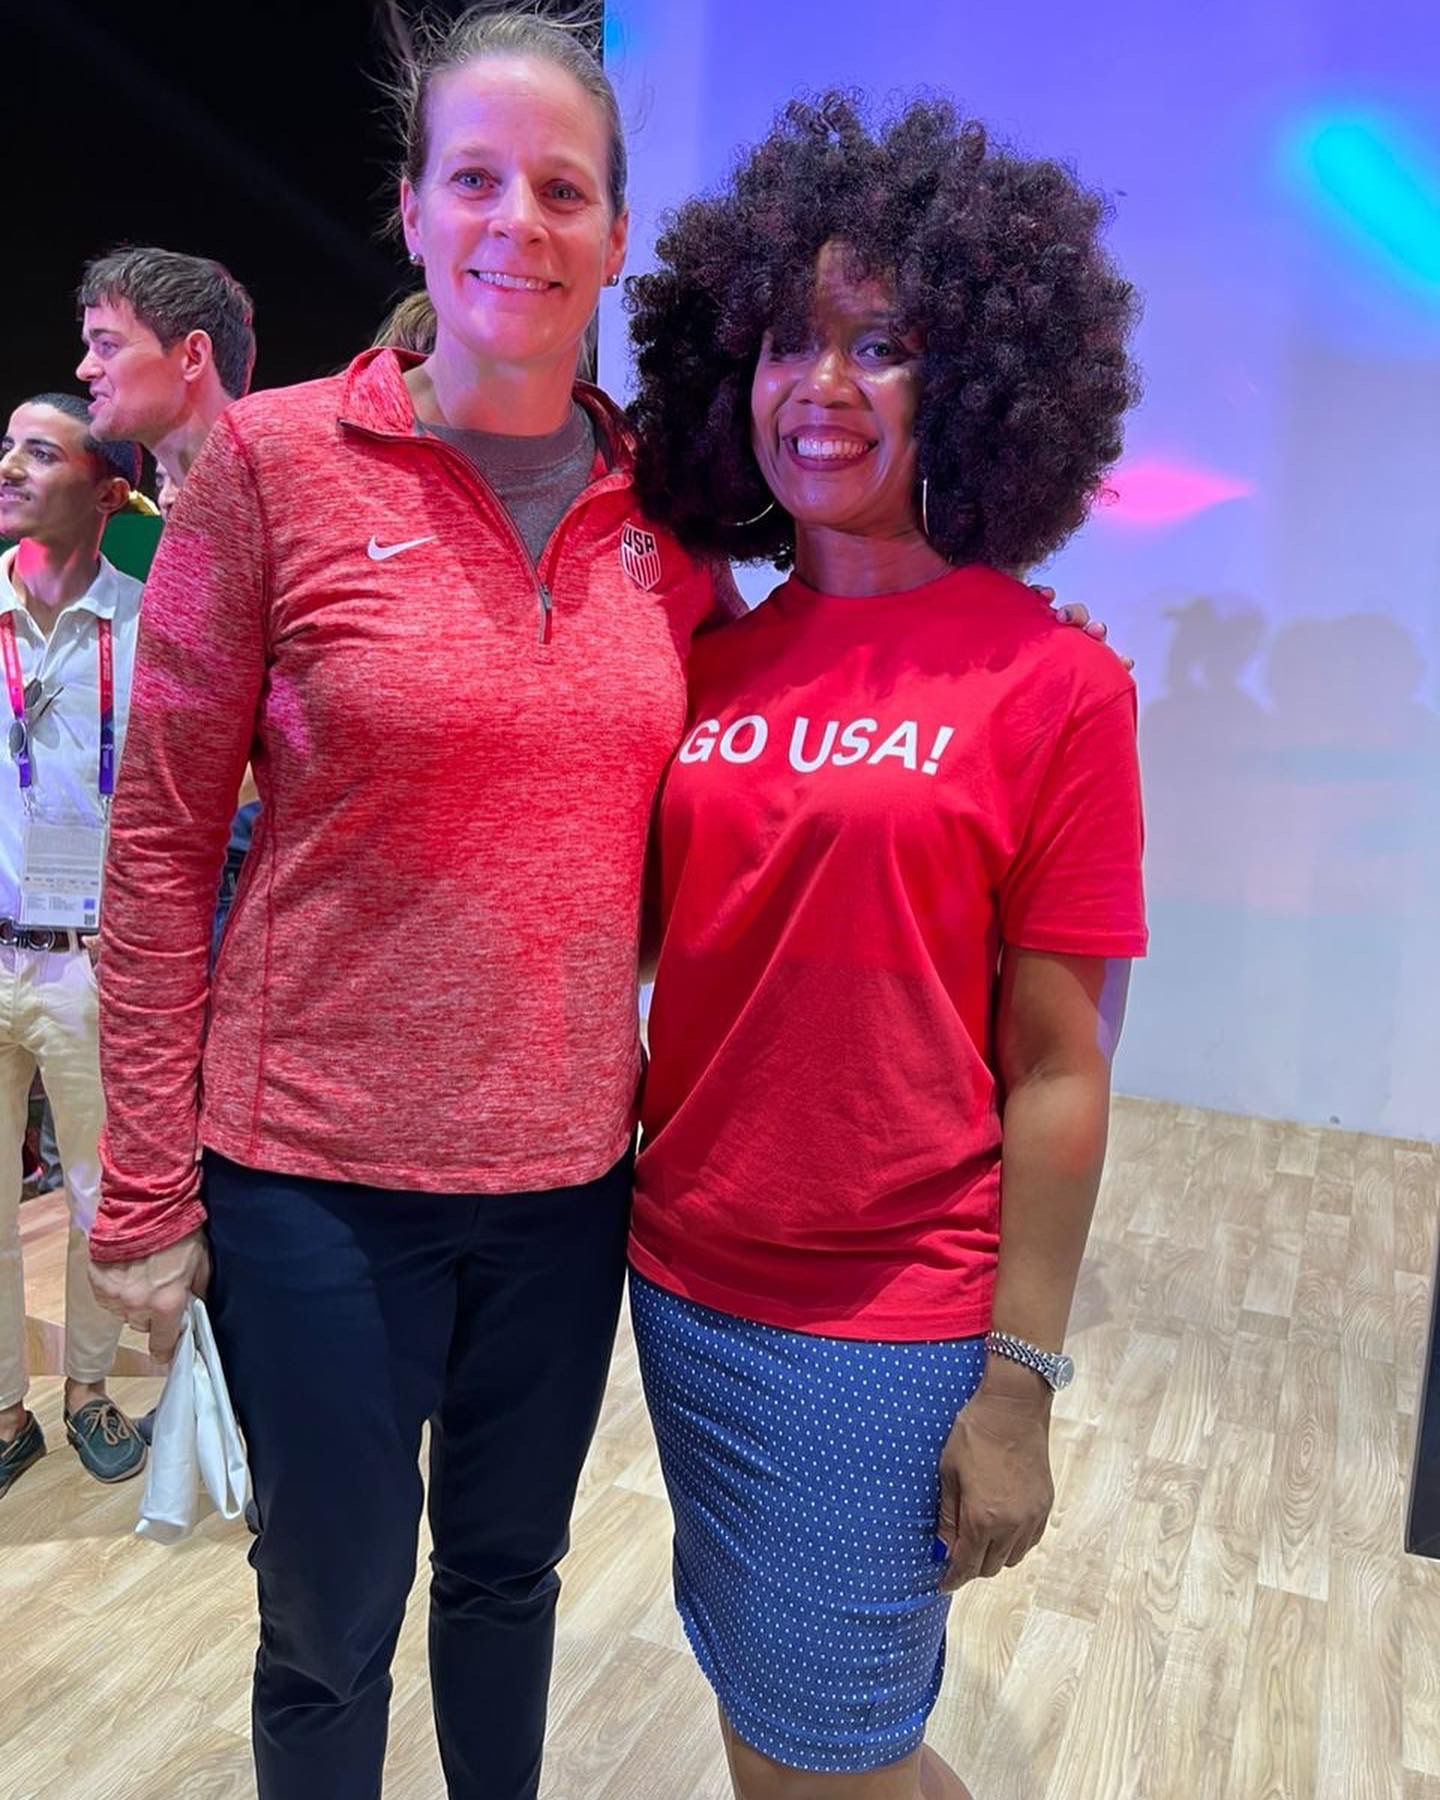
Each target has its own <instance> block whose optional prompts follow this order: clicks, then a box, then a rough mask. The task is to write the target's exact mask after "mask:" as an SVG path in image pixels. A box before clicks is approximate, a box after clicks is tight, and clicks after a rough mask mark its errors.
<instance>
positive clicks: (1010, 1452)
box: [936, 1387, 1055, 1594]
mask: <svg viewBox="0 0 1440 1800" xmlns="http://www.w3.org/2000/svg"><path fill="white" fill-rule="evenodd" d="M1054 1502H1055V1484H1054V1482H1053V1481H1052V1479H1051V1475H1050V1396H1049V1395H1048V1394H1045V1395H1043V1396H1042V1395H1040V1394H1038V1393H1037V1394H1035V1395H1033V1396H1032V1395H1030V1394H1028V1393H1027V1394H1023V1395H1020V1394H1008V1393H999V1392H994V1391H987V1390H986V1389H985V1388H983V1387H982V1388H981V1389H980V1390H979V1391H978V1392H977V1393H976V1394H975V1397H974V1398H973V1399H972V1400H971V1401H970V1403H969V1404H968V1405H967V1406H966V1408H965V1410H964V1411H963V1412H962V1413H961V1414H960V1415H959V1416H958V1417H957V1418H956V1420H955V1424H954V1427H953V1428H952V1430H951V1432H950V1436H949V1438H948V1439H947V1440H946V1443H945V1448H944V1450H943V1451H942V1452H941V1456H940V1524H939V1537H938V1540H937V1542H938V1543H943V1544H945V1545H946V1546H947V1547H948V1549H949V1552H950V1554H949V1559H948V1561H947V1562H946V1564H945V1570H944V1573H943V1574H942V1576H941V1579H940V1591H941V1593H944V1594H949V1593H953V1592H954V1591H955V1589H956V1588H958V1587H963V1586H964V1585H965V1583H966V1582H967V1581H973V1580H974V1579H975V1578H976V1576H977V1575H983V1576H990V1575H998V1574H999V1573H1000V1571H1001V1570H1002V1569H1013V1568H1014V1567H1015V1565H1016V1564H1017V1563H1018V1562H1019V1561H1020V1560H1021V1559H1022V1558H1023V1557H1025V1556H1028V1555H1029V1553H1030V1552H1031V1551H1032V1550H1033V1549H1034V1548H1035V1546H1036V1544H1038V1543H1039V1542H1040V1539H1041V1538H1042V1537H1043V1536H1044V1534H1045V1526H1046V1524H1047V1523H1048V1521H1049V1518H1050V1508H1051V1507H1052V1506H1053V1504H1054ZM936 1554H937V1556H938V1554H939V1552H938V1549H937V1552H936Z"/></svg>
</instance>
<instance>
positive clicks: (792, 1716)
mask: <svg viewBox="0 0 1440 1800" xmlns="http://www.w3.org/2000/svg"><path fill="white" fill-rule="evenodd" d="M1104 217H1105V209H1104V206H1103V205H1102V203H1101V202H1100V200H1099V199H1098V198H1097V197H1096V196H1095V195H1093V194H1091V193H1089V192H1087V191H1085V190H1084V189H1083V188H1081V187H1080V186H1079V184H1078V183H1077V181H1076V179H1075V178H1074V176H1073V175H1071V174H1070V173H1069V172H1068V171H1066V170H1065V169H1063V168H1061V167H1059V166H1058V165H1057V164H1054V163H1050V162H1045V161H1040V160H1035V159H1031V158H1027V157H1022V156H1019V155H1015V154H1011V153H1009V152H1007V151H1005V150H1003V149H1000V148H997V147H995V146H994V145H992V144H991V143H990V142H989V140H988V138H987V136H986V133H985V131H984V128H983V127H982V126H980V125H979V124H977V123H975V122H974V121H971V120H964V119H961V118H959V117H957V115H956V113H955V112H954V110H953V109H952V108H951V107H949V106H948V105H945V104H942V103H939V102H933V103H925V104H917V105H914V106H912V107H910V108H908V109H907V110H905V111H904V112H902V113H901V114H899V115H898V116H897V117H895V118H893V119H892V120H890V121H889V122H888V123H887V124H885V125H884V126H883V128H878V129H876V130H873V131H872V130H871V129H869V128H868V127H867V126H866V124H865V122H864V120H863V119H862V117H861V115H860V113H859V112H858V110H857V108H856V106H855V105H854V104H852V103H851V102H850V101H848V100H846V99H844V98H841V97H838V96H833V95H832V96H829V97H827V98H825V99H824V100H822V101H821V102H820V103H818V104H808V103H802V102H797V103H795V104H794V105H793V106H792V107H791V108H790V109H789V110H788V111H787V113H786V114H785V115H784V117H783V118H782V120H781V121H780V122H779V123H778V124H777V126H776V128H775V130H774V131H773V132H772V134H771V135H770V136H769V137H768V138H767V139H766V140H765V141H764V142H763V143H762V144H761V145H760V146H759V147H758V148H757V149H756V150H755V151H754V152H753V154H752V155H751V156H749V157H748V158H747V159H745V160H744V161H742V162H741V164H740V165H739V167H738V169H737V171H736V173H735V175H734V177H733V179H732V180H731V182H730V183H729V184H728V185H727V186H726V187H725V188H724V189H723V190H722V191H721V192H720V193H718V194H717V195H715V196H714V197H712V198H709V199H705V200H698V201H694V202H692V203H691V204H689V205H688V206H686V207H684V208H682V209H681V210H680V211H679V213H678V214H676V215H675V216H674V217H673V218H672V220H671V221H670V222H669V224H668V226H667V228H666V230H665V231H664V233H663V234H662V236H661V239H660V242H659V246H658V258H657V260H658V267H657V269H656V271H655V272H654V273H653V274H649V275H645V276H641V277H639V278H638V279H637V280H636V281H635V282H634V283H633V284H632V293H631V311H632V327H633V331H634V335H635V339H636V343H637V346H638V352H639V355H638V361H639V372H640V383H639V389H638V392H637V395H636V399H635V405H634V409H633V410H634V417H635V419H636V421H637V424H638V426H639V430H640V443H641V454H640V459H639V465H638V473H637V479H638V483H639V488H640V492H641V494H642V496H643V498H644V501H645V504H646V507H647V510H648V512H649V515H650V517H651V518H652V519H655V520H656V521H658V522H660V523H661V524H663V525H664V526H666V527H668V528H669V529H670V530H671V531H673V532H675V533H676V535H677V536H678V537H679V538H680V540H681V541H682V542H683V543H685V544H686V545H687V546H688V547H689V548H690V550H691V551H692V553H693V554H696V555H704V554H711V555H714V554H723V555H729V556H733V557H736V558H738V559H740V560H760V559H764V560H767V561H770V560H775V561H778V562H779V563H780V564H781V565H782V566H787V567H789V566H791V565H793V573H792V574H791V575H790V577H789V579H788V580H786V581H785V582H783V584H782V585H781V586H780V587H779V588H778V589H777V591H776V592H774V593H773V594H772V595H771V596H770V598H769V599H768V600H766V601H765V602H764V603H763V604H762V605H760V606H759V607H757V608H756V609H755V611H753V612H752V613H751V614H750V615H749V616H748V617H747V618H745V619H743V620H741V621H739V622H738V623H736V624H735V625H732V626H730V627H729V628H727V629H726V630H724V631H721V632H716V633H714V634H712V635H709V636H707V637H704V638H701V639H699V640H697V642H696V645H695V649H694V652H693V654H692V657H691V663H690V727H689V731H688V734H687V736H686V739H685V742H684V743H683V745H682V747H681V749H680V751H679V753H678V755H677V757H676V759H675V762H674V764H673V765H672V767H671V769H670V772H669V774H668V775H667V777H666V780H665V784H664V788H663V791H662V797H661V802H660V806H659V809H658V815H657V833H656V843H657V859H656V869H655V878H656V887H657V890H658V913H657V919H656V928H657V935H658V942H659V961H658V968H657V971H656V979H655V993H654V1001H653V1005H652V1010H651V1015H650V1057H651V1060H650V1066H649V1071H648V1074H647V1077H646V1083H645V1092H644V1099H643V1103H642V1108H641V1114H642V1125H643V1130H644V1138H643V1141H642V1145H641V1150H640V1157H639V1161H638V1164H637V1175H636V1193H635V1208H634V1220H633V1227H632V1237H631V1253H630V1254H631V1264H632V1268H633V1270H634V1276H633V1279H632V1284H631V1310H632V1313H633V1316H634V1320H635V1335H636V1342H637V1346H638V1349H639V1354H640V1362H641V1369H642V1373H643V1376H644V1381H645V1386H646V1393H647V1397H648V1400H649V1404H650V1410H651V1416H652V1418H653V1420H654V1424H655V1430H656V1436H657V1440H658V1443H659V1446H660V1455H661V1462H662V1466H663V1469H664V1475H665V1480H666V1484H667V1487H668V1489H669V1493H670V1497H671V1501H672V1504H673V1507H674V1512H675V1585H676V1596H677V1600H678V1602H679V1606H680V1610H681V1613H682V1616H683V1618H684V1622H685V1626H686V1629H687V1632H688V1634H689V1637H690V1641H691V1644H692V1646H693V1647H694V1649H695V1652H696V1655H697V1657H698V1659H699V1661H700V1664H701V1667H702V1668H703V1670H704V1672H705V1674H706V1675H707V1676H708V1678H709V1680H710V1682H711V1683H712V1685H713V1687H714V1688H715V1691H716V1694H717V1696H718V1699H719V1702H720V1710H721V1718H722V1723H723V1733H724V1741H725V1748H726V1752H727V1755H728V1758H729V1763H730V1771H731V1777H732V1782H733V1786H734V1791H735V1793H736V1795H737V1796H739V1797H740V1800H964V1797H965V1795H966V1792H967V1790H966V1789H965V1787H964V1785H963V1783H962V1782H961V1781H960V1779H959V1777H958V1776H957V1775H956V1774H955V1772H954V1771H953V1770H951V1769H950V1768H948V1767H947V1766H946V1764H945V1763H944V1762H943V1761H942V1760H941V1758H940V1757H939V1756H938V1755H937V1754H936V1753H935V1752H934V1751H933V1750H931V1749H928V1748H927V1747H926V1746H925V1744H924V1736H925V1727H926V1720H927V1717H928V1715H929V1712H930V1710H931V1708H932V1706H933V1705H934V1703H935V1699H936V1696H937V1694H938V1692H939V1687H940V1677H941V1672H942V1669H943V1666H944V1641H945V1626H946V1617H947V1613H948V1610H949V1604H950V1601H949V1595H950V1593H951V1591H952V1590H954V1589H955V1588H957V1587H960V1586H961V1585H962V1584H964V1583H966V1582H968V1581H971V1580H974V1579H976V1578H978V1577H989V1576H994V1575H997V1574H998V1573H999V1572H1000V1571H1001V1570H1003V1569H1006V1568H1013V1567H1014V1566H1015V1565H1016V1564H1017V1563H1019V1562H1020V1561H1021V1560H1022V1558H1024V1557H1025V1556H1026V1555H1027V1554H1028V1553H1029V1552H1030V1550H1031V1549H1032V1548H1033V1547H1034V1545H1035V1544H1036V1542H1037V1541H1038V1540H1039V1538H1040V1536H1041V1534H1042V1532H1043V1531H1044V1529H1045V1524H1046V1520H1047V1517H1048V1514H1049V1511H1050V1505H1051V1499H1052V1495H1053V1488H1052V1483H1051V1472H1050V1459H1049V1446H1048V1436H1049V1423H1050V1402H1051V1395H1052V1392H1053V1390H1054V1389H1055V1388H1057V1387H1060V1386H1062V1385H1064V1383H1065V1382H1066V1381H1067V1380H1068V1379H1069V1377H1070V1374H1071V1372H1072V1371H1071V1366H1070V1363H1069V1361H1068V1359H1067V1358H1066V1356H1065V1355H1064V1337H1065V1329H1066V1321H1067V1318H1068V1316H1069V1311H1070V1304H1071V1300H1072V1297H1073V1294H1074V1289H1075V1281H1076V1277H1077V1274H1078V1271H1079V1267H1080V1260H1081V1255H1082V1253H1083V1250H1084V1246H1085V1238H1086V1233H1087V1231H1088V1228H1089V1221H1090V1216H1091V1210H1092V1207H1093V1205H1094V1201H1095V1195H1096V1189H1097V1186H1098V1183H1099V1179H1100V1172H1101V1167H1102V1164H1103V1160H1104V1153H1105V1139H1106V1127H1107V1119H1108V1102H1109V1083H1110V1058H1111V1055H1112V1053H1113V1050H1114V1047H1115V1043H1116V1039H1117V1037H1118V1033H1119V1029H1120V1019H1121V1015H1122V1012H1123V1004H1124V995H1125V989H1126V982H1127V978H1128V970H1129V960H1130V958H1132V957H1135V956H1139V955H1141V954H1143V952H1144V949H1145V944H1146V934H1145V923H1144V907H1143V898H1142V892H1141V878H1140V852H1141V811H1140V786H1139V777H1138V770H1137V764H1136V749H1135V690H1134V685H1133V683H1132V681H1131V680H1130V678H1129V676H1128V675H1127V674H1126V672H1125V670H1124V668H1123V667H1122V666H1121V664H1120V662H1119V661H1118V660H1117V659H1116V658H1115V657H1113V656H1111V655H1109V654H1107V653H1106V652H1104V651H1102V650H1101V649H1099V648H1098V647H1097V646H1096V645H1094V644H1092V643H1089V642H1087V641H1086V639H1085V637H1084V636H1083V635H1082V634H1081V633H1079V632H1075V631H1063V630H1060V629H1058V628H1057V627H1056V625H1055V623H1054V621H1053V620H1052V619H1051V618H1050V617H1049V616H1048V615H1047V614H1046V613H1045V612H1044V611H1043V610H1042V609H1040V608H1038V607H1037V606H1036V605H1035V601H1034V598H1033V596H1032V594H1031V593H1030V592H1029V591H1028V590H1027V589H1026V588H1025V587H1023V586H1022V585H1021V584H1020V582H1019V581H1017V580H1015V579H1014V578H1013V574H1012V573H1007V571H1010V572H1015V571H1023V570H1028V569H1030V568H1032V567H1033V566H1034V565H1035V564H1037V563H1038V562H1040V561H1041V560H1042V559H1043V558H1045V557H1046V556H1048V555H1049V554H1050V553H1052V552H1053V551H1054V550H1055V549H1056V548H1057V547H1058V546H1059V545H1060V544H1061V543H1062V542H1063V541H1064V540H1065V538H1066V537H1068V536H1069V534H1070V533H1071V532H1072V531H1074V530H1075V528H1076V527H1077V526H1078V525H1079V524H1080V523H1081V521H1082V520H1083V519H1084V517H1085V515H1086V512H1087V510H1088V508H1089V505H1090V503H1091V501H1092V500H1093V498H1094V496H1095V495H1096V494H1097V492H1098V491H1099V490H1100V488H1101V485H1102V483H1103V479H1104V475H1105V471H1106V470H1107V468H1108V467H1109V466H1110V465H1111V464H1112V463H1113V461H1114V460H1115V459H1116V457H1118V455H1119V453H1120V448H1121V425H1122V420H1123V417H1124V415H1125V412H1126V410H1127V409H1128V407H1129V406H1130V405H1131V403H1132V402H1133V400H1134V398H1135V396H1136V392H1137V383H1136V378H1135V373H1134V369H1133V366H1132V364H1131V362H1130V360H1129V356H1128V352H1127V341H1128V337H1129V334H1130V330H1131V327H1132V324H1133V320H1134V317H1135V312H1136V306H1135V299H1134V295H1133V292H1132V290H1131V288H1130V286H1129V285H1128V283H1126V282H1125V281H1124V280H1123V278H1122V277H1121V276H1120V275H1119V273H1118V272H1117V271H1116V269H1115V268H1114V266H1113V265H1112V264H1111V262H1110V260H1109V258H1108V257H1107V255H1106V254H1105V252H1104V250H1103V248H1102V245H1101V241H1100V229H1101V225H1102V223H1103V220H1104ZM1002 1190H1003V1206H1002Z"/></svg>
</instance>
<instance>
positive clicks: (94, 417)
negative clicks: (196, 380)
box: [75, 300, 186, 447]
mask: <svg viewBox="0 0 1440 1800" xmlns="http://www.w3.org/2000/svg"><path fill="white" fill-rule="evenodd" d="M82 334H83V336H84V339H85V357H84V360H83V361H82V362H81V364H80V366H79V368H77V369H76V371H75V374H76V376H77V377H78V378H79V379H80V380H81V381H83V382H84V383H85V385H86V386H87V387H88V388H89V389H90V429H91V431H93V432H94V434H95V436H96V437H97V438H101V439H103V440H104V441H105V442H106V443H114V442H116V441H117V440H120V439H132V440H133V441H134V442H135V443H137V444H144V445H146V446H147V447H153V446H154V445H155V444H158V443H159V442H160V441H161V439H162V438H164V437H165V436H166V435H167V433H169V432H171V431H173V430H174V429H175V424H176V421H177V420H178V419H180V418H181V417H183V415H184V412H185V402H186V387H185V374H184V368H185V340H184V339H183V338H182V339H180V341H179V342H178V343H175V344H172V345H171V346H170V348H169V349H168V350H166V349H165V348H164V347H163V346H162V345H161V342H160V340H159V338H158V337H156V335H155V333H154V332H153V331H152V330H151V329H150V327H149V326H148V325H144V324H142V323H141V322H140V320H139V319H137V318H136V316H135V310H134V308H133V307H132V306H131V304H130V302H129V301H128V300H106V301H102V302H100V303H99V304H97V305H95V306H87V307H86V308H85V316H84V322H83V326H82Z"/></svg>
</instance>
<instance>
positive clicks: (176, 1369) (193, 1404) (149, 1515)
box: [135, 1300, 250, 1544]
mask: <svg viewBox="0 0 1440 1800" xmlns="http://www.w3.org/2000/svg"><path fill="white" fill-rule="evenodd" d="M201 1485H203V1486H204V1489H205V1491H206V1493H207V1494H209V1496H210V1499H211V1500H212V1501H213V1502H214V1505H215V1510H216V1511H217V1512H218V1513H219V1514H220V1516H221V1517H222V1518H225V1519H238V1518H239V1517H240V1516H241V1514H242V1513H243V1512H244V1511H245V1503H246V1501H247V1500H248V1499H249V1498H250V1471H249V1468H248V1467H247V1466H246V1462H245V1440H244V1439H243V1438H242V1437H241V1435H240V1427H239V1426H238V1425H237V1424H236V1423H235V1413H234V1409H233V1408H232V1407H231V1405H230V1395H229V1392H228V1391H227V1389H226V1386H225V1375H224V1372H223V1370H222V1369H221V1367H220V1355H219V1352H218V1351H217V1350H216V1348H215V1337H214V1333H213V1332H212V1331H211V1329H210V1315H209V1314H208V1313H207V1312H206V1311H205V1302H204V1301H203V1300H191V1302H190V1304H189V1306H188V1307H187V1308H186V1312H185V1322H184V1324H183V1326H182V1327H181V1331H180V1342H179V1343H178V1344H177V1345H176V1346H175V1359H174V1361H173V1362H172V1363H171V1365H170V1373H169V1376H168V1377H167V1378H166V1382H165V1391H164V1393H163V1394H161V1396H160V1404H159V1406H158V1407H157V1408H156V1410H155V1430H154V1433H153V1435H152V1439H151V1444H150V1468H149V1472H148V1474H147V1475H146V1478H145V1495H144V1498H143V1499H142V1500H141V1502H140V1522H139V1524H138V1525H136V1527H135V1531H136V1534H137V1535H138V1536H140V1537H147V1538H153V1539H154V1540H155V1542H156V1543H157V1544H178V1543H179V1542H180V1540H181V1539H182V1538H186V1537H189V1535H190V1533H191V1531H192V1530H193V1529H194V1527H195V1517H196V1505H197V1499H198V1490H199V1488H200V1486H201Z"/></svg>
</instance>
